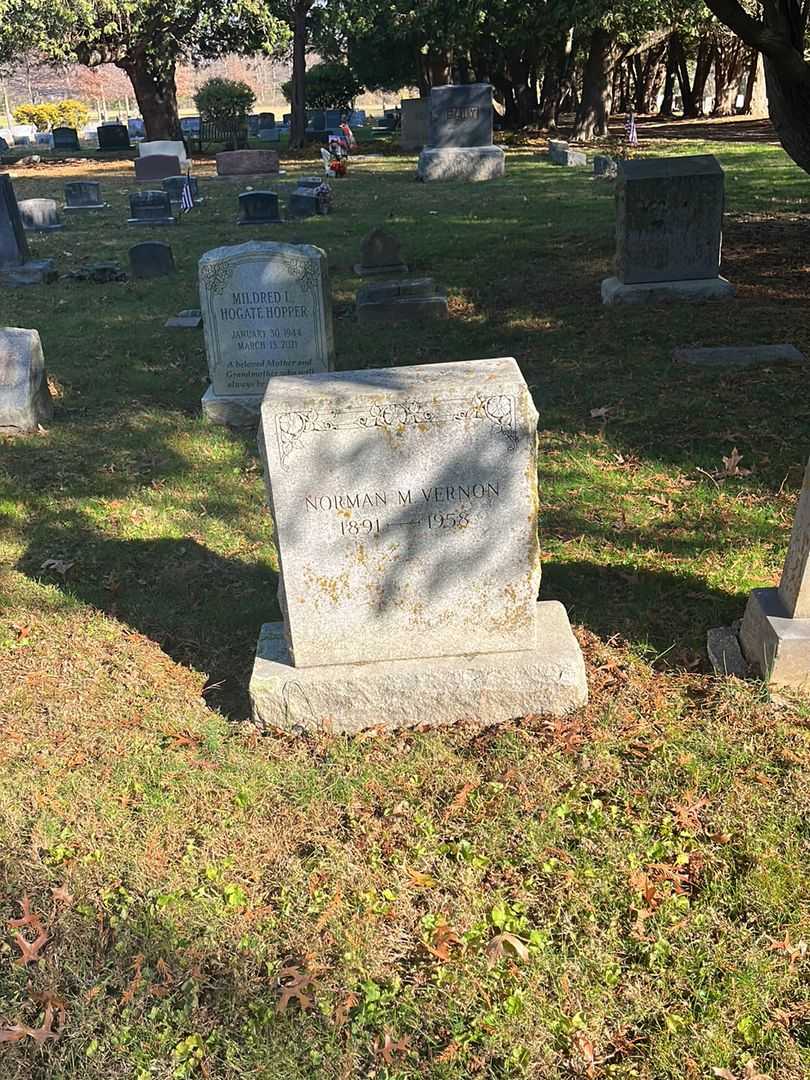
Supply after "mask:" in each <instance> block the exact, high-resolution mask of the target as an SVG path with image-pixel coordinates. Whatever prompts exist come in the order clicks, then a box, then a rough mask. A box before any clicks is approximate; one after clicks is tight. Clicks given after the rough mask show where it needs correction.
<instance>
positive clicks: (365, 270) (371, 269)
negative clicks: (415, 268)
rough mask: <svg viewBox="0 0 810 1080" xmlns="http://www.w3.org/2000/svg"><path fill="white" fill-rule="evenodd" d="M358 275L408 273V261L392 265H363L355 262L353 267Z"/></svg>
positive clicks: (373, 275) (371, 275)
mask: <svg viewBox="0 0 810 1080" xmlns="http://www.w3.org/2000/svg"><path fill="white" fill-rule="evenodd" d="M352 269H353V270H354V272H355V274H357V276H358V277H382V276H384V275H385V274H407V273H408V267H407V264H406V263H394V264H393V265H392V266H363V265H362V264H361V263H355V264H354V266H353V267H352Z"/></svg>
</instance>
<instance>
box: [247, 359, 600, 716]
mask: <svg viewBox="0 0 810 1080" xmlns="http://www.w3.org/2000/svg"><path fill="white" fill-rule="evenodd" d="M536 427H537V413H536V411H535V408H534V403H533V402H532V398H531V394H530V393H529V389H528V387H527V386H526V383H525V381H524V379H523V376H522V375H521V373H520V370H519V368H518V366H517V364H516V363H515V361H514V360H512V359H499V360H480V361H472V362H465V363H454V364H434V365H427V366H423V367H404V368H391V369H386V370H366V371H348V372H339V373H330V374H323V375H313V376H309V377H290V378H280V379H274V380H272V382H270V383H269V384H268V388H267V393H266V394H265V398H264V402H263V404H262V420H261V430H260V433H259V446H260V450H261V452H262V455H263V458H264V462H265V469H266V477H267V482H268V489H269V495H270V503H271V507H272V513H273V517H274V521H275V527H276V543H277V547H278V552H279V562H280V565H281V568H282V578H281V582H280V584H279V600H280V604H281V609H282V613H283V616H284V624H283V625H282V624H281V623H277V624H268V625H266V626H264V627H263V628H262V633H261V636H260V639H259V646H258V652H257V658H256V663H255V667H254V670H253V678H252V680H251V685H250V693H251V700H252V705H253V715H254V719H255V720H256V721H257V722H258V723H260V724H266V725H274V726H277V727H283V728H287V729H289V730H293V731H300V730H326V731H334V732H339V731H344V732H353V731H359V730H362V729H363V728H368V727H377V726H379V727H381V728H388V729H392V728H398V727H404V726H408V725H411V724H426V725H438V724H450V723H455V722H457V721H460V720H463V719H471V720H479V721H480V720H484V721H486V722H490V723H496V722H498V721H502V720H507V719H510V718H513V717H519V716H523V715H526V714H527V713H544V712H545V713H554V714H561V713H565V712H568V711H570V710H572V709H574V708H577V707H578V706H580V705H582V704H584V702H585V701H586V699H587V688H586V683H585V670H584V665H583V661H582V656H581V653H580V650H579V646H578V645H577V643H576V640H575V638H574V636H573V634H572V633H571V629H570V626H569V623H568V617H567V615H566V613H565V609H564V608H563V607H562V605H561V604H558V603H556V602H553V601H552V602H546V603H540V604H538V602H537V590H538V587H539V584H540V573H541V567H540V548H539V543H538V538H537V512H538V510H537V508H538V491H537V435H536Z"/></svg>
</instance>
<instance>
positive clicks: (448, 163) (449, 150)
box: [416, 146, 506, 182]
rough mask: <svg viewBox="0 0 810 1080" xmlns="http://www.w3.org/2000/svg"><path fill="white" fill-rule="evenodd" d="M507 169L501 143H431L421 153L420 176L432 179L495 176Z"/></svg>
mask: <svg viewBox="0 0 810 1080" xmlns="http://www.w3.org/2000/svg"><path fill="white" fill-rule="evenodd" d="M505 172H506V155H505V154H504V152H503V150H501V148H500V146H442V147H430V148H428V149H426V150H423V151H422V153H421V154H420V155H419V162H418V164H417V166H416V176H417V179H419V180H424V181H426V182H428V181H432V180H465V181H475V182H477V181H481V180H495V179H497V178H498V177H499V176H503V175H504V173H505Z"/></svg>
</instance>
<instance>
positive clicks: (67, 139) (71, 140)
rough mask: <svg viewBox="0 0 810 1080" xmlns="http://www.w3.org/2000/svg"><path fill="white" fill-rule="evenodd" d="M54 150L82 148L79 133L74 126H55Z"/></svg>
mask: <svg viewBox="0 0 810 1080" xmlns="http://www.w3.org/2000/svg"><path fill="white" fill-rule="evenodd" d="M53 148H54V150H74V151H75V150H80V149H81V147H80V145H79V133H78V132H77V131H76V128H72V127H55V128H54V129H53Z"/></svg>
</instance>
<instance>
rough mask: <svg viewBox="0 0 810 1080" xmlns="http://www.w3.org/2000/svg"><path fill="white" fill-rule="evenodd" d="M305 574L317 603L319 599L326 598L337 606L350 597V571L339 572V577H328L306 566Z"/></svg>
mask: <svg viewBox="0 0 810 1080" xmlns="http://www.w3.org/2000/svg"><path fill="white" fill-rule="evenodd" d="M303 574H304V578H305V579H306V582H307V584H308V586H309V588H310V589H312V590H313V591H314V592H315V596H314V597H313V599H314V600H315V602H316V603H317V601H318V599H326V600H327V601H328V602H329V603H331V604H332V605H333V606H334V607H337V606H338V604H339V603H340V601H341V600H346V599H348V597H349V595H350V591H351V590H350V588H349V574H348V572H344V573H342V574H339V575H338V576H337V577H326V576H325V575H323V574H318V573H316V572H315V571H314V570H312V569H311V568H310V567H308V566H305V567H304V568H303ZM319 594H320V596H319Z"/></svg>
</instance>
